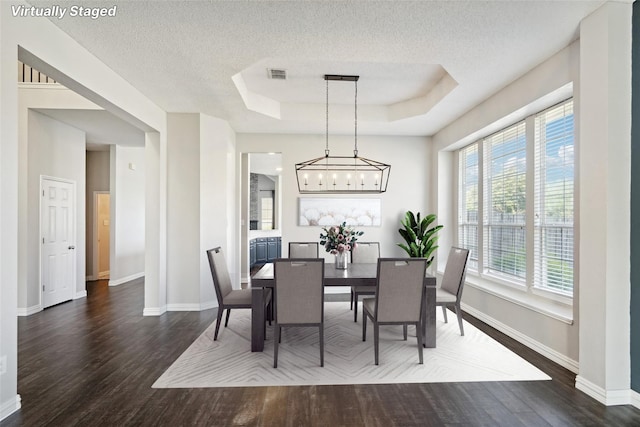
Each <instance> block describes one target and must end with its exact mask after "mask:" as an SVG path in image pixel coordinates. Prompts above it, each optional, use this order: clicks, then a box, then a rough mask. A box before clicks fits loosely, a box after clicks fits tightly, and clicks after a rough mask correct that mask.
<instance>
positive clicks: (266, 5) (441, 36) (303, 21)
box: [30, 0, 604, 135]
mask: <svg viewBox="0 0 640 427" xmlns="http://www.w3.org/2000/svg"><path fill="white" fill-rule="evenodd" d="M30 3H31V4H33V5H38V6H46V5H61V6H63V7H64V6H70V5H74V4H82V5H85V6H105V5H106V3H104V2H84V1H72V2H65V1H58V0H54V1H31V2H30ZM603 3H604V1H601V0H598V1H579V0H576V1H399V2H396V1H384V2H377V1H340V2H334V1H291V2H275V1H213V2H202V1H191V2H174V1H155V2H144V1H136V2H117V3H115V4H117V15H116V16H115V17H112V18H100V19H96V20H93V19H88V18H73V17H68V16H67V17H65V18H63V19H61V20H58V19H52V22H54V24H55V25H57V26H59V27H60V28H61V29H62V30H64V31H65V32H67V33H68V34H69V35H71V36H72V37H73V38H74V39H75V40H77V41H78V42H79V43H80V44H81V45H83V46H84V47H85V48H86V49H88V50H89V51H91V52H92V53H93V54H95V55H96V56H97V57H98V58H99V59H101V60H102V61H103V62H104V63H106V64H107V65H108V66H109V67H110V68H111V69H113V70H114V71H115V72H116V73H118V74H120V75H121V76H122V77H124V78H125V79H126V80H128V81H129V82H130V83H131V84H132V85H134V86H135V87H137V88H138V89H139V90H140V91H141V92H142V93H143V94H145V95H146V96H147V97H149V98H150V99H151V100H152V101H154V102H155V103H157V104H158V105H159V106H160V107H161V108H163V109H164V110H166V111H169V112H201V113H205V114H209V115H211V116H216V117H220V118H224V119H226V120H228V121H229V122H230V124H231V126H232V127H233V128H234V129H235V130H236V131H237V132H295V133H323V132H324V126H325V124H324V121H325V116H324V114H316V113H314V112H315V111H316V110H314V109H309V110H308V111H307V112H306V113H305V114H299V115H289V116H286V115H283V116H282V117H281V118H277V117H273V116H269V115H265V114H261V113H259V112H256V111H252V110H250V109H248V108H247V106H246V105H245V102H244V101H243V98H242V96H241V94H240V93H239V91H238V89H237V87H236V85H235V84H234V82H233V80H232V78H233V76H234V75H238V74H239V75H242V76H243V77H244V78H245V83H247V85H248V86H250V90H251V92H253V93H256V94H259V95H263V96H266V97H268V98H269V99H274V98H277V101H278V102H286V103H288V104H290V105H289V107H292V108H293V109H294V110H295V107H296V103H306V104H318V105H322V104H323V103H324V102H325V93H324V88H325V82H324V80H323V79H322V76H323V75H324V74H327V73H336V74H358V75H360V79H361V80H360V82H359V87H358V91H359V93H358V97H359V99H360V100H361V102H362V104H363V105H362V118H361V120H359V124H358V130H359V132H360V133H361V134H387V135H432V134H434V133H435V132H437V131H438V130H440V129H442V128H443V127H444V126H446V125H447V124H449V123H450V122H451V121H453V120H455V119H456V118H458V117H459V116H461V115H462V114H464V113H465V112H466V111H468V110H469V109H470V108H472V107H473V106H475V105H477V104H478V103H479V102H482V101H483V100H484V99H486V98H487V97H489V96H490V95H492V94H493V93H495V92H496V91H497V90H499V89H501V88H502V87H504V86H506V85H507V84H509V83H510V82H512V81H513V80H514V79H516V78H518V77H519V76H521V75H522V74H523V73H525V72H526V71H528V70H529V69H531V68H532V67H534V66H535V65H537V64H539V63H541V62H542V61H544V60H545V59H547V58H548V57H550V56H551V55H553V54H554V53H556V52H558V51H559V50H561V49H562V48H564V47H565V46H567V45H568V44H569V43H570V42H571V41H573V40H575V39H576V38H577V35H578V28H579V23H580V21H581V20H582V19H583V18H584V17H585V16H587V15H588V14H590V13H591V12H592V11H594V10H595V9H597V7H598V6H600V5H601V4H603ZM271 66H274V67H283V68H289V70H288V72H289V80H287V81H286V82H279V83H283V84H282V85H279V86H274V83H275V82H273V81H271V80H268V79H267V72H266V68H268V67H271ZM434 73H435V74H434ZM438 73H445V74H446V73H448V75H449V76H450V78H451V79H452V81H453V82H455V85H450V86H451V90H450V91H449V92H448V93H446V95H444V96H443V97H441V99H437V100H435V101H434V100H431V101H433V102H431V101H430V102H427V101H424V103H426V104H428V105H426V106H424V105H423V106H422V110H418V114H417V115H412V116H403V115H402V114H400V115H397V116H393V117H392V116H385V117H375V115H372V116H370V117H367V114H366V105H370V106H372V108H373V107H375V105H376V104H380V105H382V104H389V103H394V102H398V101H402V100H403V99H404V100H406V99H409V98H412V97H418V98H419V97H420V96H422V97H423V98H424V97H425V96H426V95H428V92H429V90H430V88H431V87H432V86H433V85H434V84H435V83H437V78H438V76H439V74H438ZM336 84H344V83H342V82H339V83H336ZM372 92H375V93H372ZM339 93H340V92H339V90H338V92H336V95H338V94H339ZM346 96H347V95H344V97H346ZM349 96H350V95H349ZM394 96H397V98H394ZM427 98H428V96H427ZM345 99H346V98H345ZM332 102H333V101H332ZM336 102H346V101H344V100H342V101H340V100H336ZM301 111H303V110H301ZM304 111H306V110H304ZM398 117H400V118H398ZM402 117H406V118H402ZM396 118H397V119H396ZM350 127H351V130H352V124H349V121H348V120H345V121H344V123H341V124H340V123H339V124H338V125H337V128H336V129H335V131H336V132H348V131H349V128H350Z"/></svg>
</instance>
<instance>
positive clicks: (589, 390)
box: [576, 375, 607, 405]
mask: <svg viewBox="0 0 640 427" xmlns="http://www.w3.org/2000/svg"><path fill="white" fill-rule="evenodd" d="M576 388H577V389H578V390H580V391H581V392H583V393H585V394H586V395H587V396H589V397H592V398H594V399H595V400H597V401H598V402H600V403H602V404H603V405H606V402H607V393H606V391H605V390H604V389H603V388H602V387H600V386H597V385H595V384H594V383H592V382H591V381H587V380H585V379H584V378H582V377H581V376H580V375H578V376H576Z"/></svg>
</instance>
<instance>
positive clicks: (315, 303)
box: [273, 258, 324, 368]
mask: <svg viewBox="0 0 640 427" xmlns="http://www.w3.org/2000/svg"><path fill="white" fill-rule="evenodd" d="M273 269H274V270H273V277H274V280H275V288H274V290H275V314H276V315H275V324H274V331H275V333H274V338H273V367H274V368H277V367H278V347H279V344H280V340H281V333H282V328H283V327H284V326H316V327H317V328H318V331H319V334H320V366H324V289H323V282H324V258H296V259H286V258H279V259H276V260H275V261H274V264H273Z"/></svg>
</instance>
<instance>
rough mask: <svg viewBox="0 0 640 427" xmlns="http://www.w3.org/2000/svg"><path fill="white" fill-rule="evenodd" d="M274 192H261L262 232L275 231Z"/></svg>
mask: <svg viewBox="0 0 640 427" xmlns="http://www.w3.org/2000/svg"><path fill="white" fill-rule="evenodd" d="M273 225H274V224H273V191H272V190H260V230H273V228H274V226H273Z"/></svg>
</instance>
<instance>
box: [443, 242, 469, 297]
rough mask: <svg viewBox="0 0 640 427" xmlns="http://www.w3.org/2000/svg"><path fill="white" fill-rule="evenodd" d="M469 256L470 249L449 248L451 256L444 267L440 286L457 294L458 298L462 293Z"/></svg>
mask: <svg viewBox="0 0 640 427" xmlns="http://www.w3.org/2000/svg"><path fill="white" fill-rule="evenodd" d="M468 258H469V249H463V248H456V247H451V249H450V250H449V258H448V259H447V265H446V267H445V268H444V275H443V276H442V283H441V285H440V287H441V288H442V289H444V290H445V291H447V292H449V293H452V294H453V295H455V296H456V299H459V298H460V296H461V295H462V287H463V286H464V277H465V274H466V271H467V259H468Z"/></svg>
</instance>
